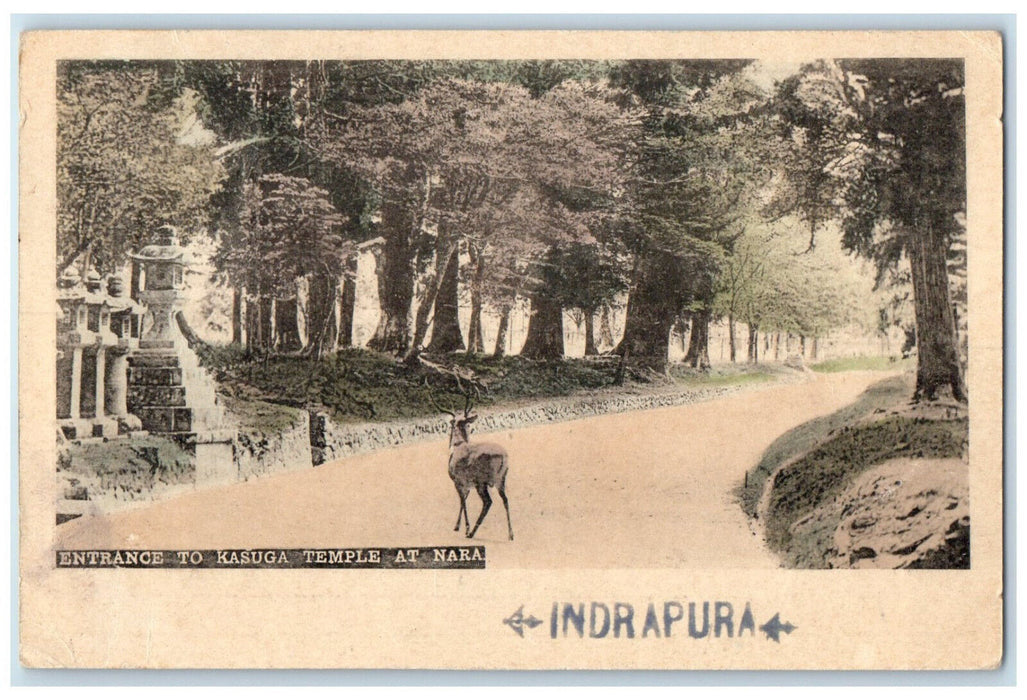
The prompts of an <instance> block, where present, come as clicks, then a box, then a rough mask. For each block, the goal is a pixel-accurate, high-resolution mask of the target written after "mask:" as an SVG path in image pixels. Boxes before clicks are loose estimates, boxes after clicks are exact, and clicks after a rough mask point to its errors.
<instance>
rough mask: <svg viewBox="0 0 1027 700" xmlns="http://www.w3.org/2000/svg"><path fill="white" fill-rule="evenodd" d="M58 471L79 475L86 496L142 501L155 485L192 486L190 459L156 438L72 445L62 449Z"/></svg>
mask: <svg viewBox="0 0 1027 700" xmlns="http://www.w3.org/2000/svg"><path fill="white" fill-rule="evenodd" d="M58 469H59V470H61V471H66V472H68V473H69V474H73V475H77V476H81V477H83V478H84V480H85V481H86V482H87V483H88V484H89V486H88V487H87V488H89V489H90V491H91V493H90V496H93V495H109V496H113V497H115V498H118V499H121V500H127V501H131V500H137V499H140V498H146V497H148V496H149V494H150V493H151V492H152V490H153V488H154V487H155V486H158V485H160V484H164V485H174V484H183V483H192V482H193V480H194V479H195V476H196V467H195V464H194V462H193V458H192V456H191V455H190V454H189V453H188V452H186V450H185V449H183V448H182V447H181V446H180V445H179V444H178V443H177V442H175V441H174V440H170V439H168V438H163V437H158V436H156V435H146V436H141V437H130V438H126V439H124V440H112V441H110V442H102V443H91V444H83V445H76V444H71V445H69V446H68V447H67V448H65V449H64V450H62V452H61V454H60V456H59V458H58Z"/></svg>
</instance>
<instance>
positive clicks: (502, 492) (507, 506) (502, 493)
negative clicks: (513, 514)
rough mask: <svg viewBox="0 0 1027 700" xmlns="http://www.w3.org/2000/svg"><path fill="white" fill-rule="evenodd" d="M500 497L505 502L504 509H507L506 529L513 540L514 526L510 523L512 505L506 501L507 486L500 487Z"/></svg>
mask: <svg viewBox="0 0 1027 700" xmlns="http://www.w3.org/2000/svg"><path fill="white" fill-rule="evenodd" d="M499 497H500V498H501V499H502V500H503V508H505V509H506V528H507V529H508V530H509V531H510V539H511V540H513V525H512V524H511V523H510V503H509V502H508V501H507V500H506V484H503V485H502V486H500V487H499Z"/></svg>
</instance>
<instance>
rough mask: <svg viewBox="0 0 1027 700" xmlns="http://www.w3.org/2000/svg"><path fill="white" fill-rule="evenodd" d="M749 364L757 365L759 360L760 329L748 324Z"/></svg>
mask: <svg viewBox="0 0 1027 700" xmlns="http://www.w3.org/2000/svg"><path fill="white" fill-rule="evenodd" d="M748 359H749V362H750V364H754V365H755V364H757V363H758V362H759V360H760V329H759V326H756V325H754V324H752V323H750V324H749V358H748Z"/></svg>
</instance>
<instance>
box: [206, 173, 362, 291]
mask: <svg viewBox="0 0 1027 700" xmlns="http://www.w3.org/2000/svg"><path fill="white" fill-rule="evenodd" d="M240 223H241V226H240V229H241V230H242V231H244V232H245V235H244V238H243V239H242V240H241V241H239V242H238V244H237V245H235V246H233V247H232V248H229V249H227V250H223V251H222V257H221V258H219V262H220V264H221V265H222V266H223V268H224V269H226V270H227V271H228V272H229V275H230V277H231V278H232V280H233V281H234V282H236V284H241V285H249V286H251V287H252V288H254V289H265V290H279V291H283V290H285V288H287V287H289V286H290V285H292V284H294V281H295V279H296V278H297V277H303V276H306V275H318V274H320V275H328V276H333V277H338V276H340V275H341V274H342V270H343V266H344V263H345V260H346V258H347V257H348V255H349V254H350V253H351V252H352V246H351V245H349V244H348V242H347V241H346V240H345V239H344V238H343V237H342V235H341V233H340V231H339V229H340V226H341V224H342V217H341V216H340V215H339V213H338V212H337V211H336V210H335V207H333V206H332V204H331V202H330V201H329V199H328V193H327V192H326V191H325V190H324V189H322V188H320V187H316V186H314V185H312V184H311V183H310V182H309V181H308V180H305V179H303V178H296V177H289V176H286V175H277V174H273V175H264V176H262V177H261V178H260V180H258V181H257V182H256V183H252V184H247V185H246V186H245V188H244V201H243V207H242V210H241V211H240Z"/></svg>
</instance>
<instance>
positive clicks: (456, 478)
mask: <svg viewBox="0 0 1027 700" xmlns="http://www.w3.org/2000/svg"><path fill="white" fill-rule="evenodd" d="M454 376H455V377H456V381H457V386H458V387H460V391H461V393H462V394H463V395H464V399H465V400H464V412H463V415H462V416H461V415H458V414H457V413H454V412H453V411H449V410H447V409H445V408H442V407H441V406H439V405H438V404H437V403H436V402H435V399H434V397H430V398H431V402H432V403H433V404H434V405H435V408H437V409H438V410H439V411H441V412H442V413H447V414H449V416H450V422H449V478H450V479H452V480H453V485H454V486H455V487H456V493H457V495H458V496H459V497H460V511H459V512H458V513H457V515H456V527H454V528H453V531H454V532H459V530H460V522H461V519H462V520H463V523H464V525H465V527H466V530H465V534H466V536H467V538H468V539H472V538H473V537H474V533H476V532H477V531H478V528H479V527H480V526H481V523H482V521H483V520H485V516H486V515H488V513H489V509H490V508H491V507H492V496H491V495H489V487H495V488H496V490H497V491H498V492H499V498H500V499H501V500H502V501H503V508H505V509H506V527H507V530H508V531H509V533H510V539H511V540H513V538H514V536H513V525H512V524H511V522H510V502H509V501H508V500H507V497H506V473H507V469H508V467H509V461H508V457H507V454H506V450H505V449H504V448H503V446H502V445H497V444H496V443H494V442H471V441H470V438H469V427H470V425H471V424H472V423H474V421H476V420H478V416H477V414H474V413H471V408H472V400H471V395H470V393H468V392H465V391H464V390H463V387H462V385H461V384H460V377H459V376H457V375H456V374H455V373H454ZM472 487H473V488H474V489H475V490H476V491H477V492H478V496H479V497H480V498H481V514H479V515H478V520H477V521H476V522H475V523H474V527H473V528H472V527H471V520H470V518H469V517H468V515H467V496H468V494H469V493H470V492H471V488H472Z"/></svg>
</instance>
